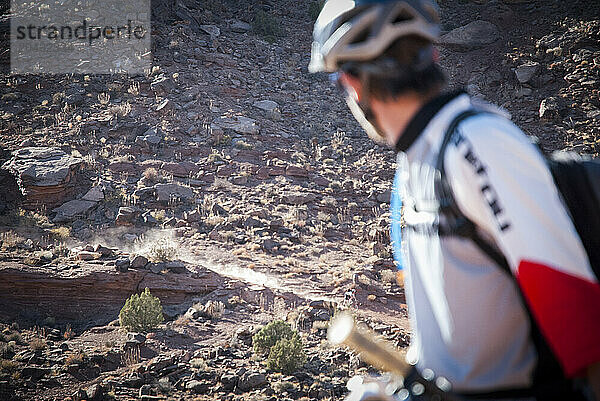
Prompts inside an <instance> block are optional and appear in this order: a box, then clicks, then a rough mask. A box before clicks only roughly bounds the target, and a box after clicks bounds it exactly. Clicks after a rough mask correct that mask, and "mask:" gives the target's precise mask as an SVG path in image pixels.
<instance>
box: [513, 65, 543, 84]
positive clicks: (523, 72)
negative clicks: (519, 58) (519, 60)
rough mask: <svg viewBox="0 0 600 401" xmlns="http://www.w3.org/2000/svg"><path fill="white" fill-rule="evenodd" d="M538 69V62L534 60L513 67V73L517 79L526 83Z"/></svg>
mask: <svg viewBox="0 0 600 401" xmlns="http://www.w3.org/2000/svg"><path fill="white" fill-rule="evenodd" d="M539 70H540V63H538V62H535V61H530V62H528V63H525V64H521V65H520V66H518V67H517V68H516V69H515V75H516V76H517V80H518V81H519V82H520V83H522V84H526V83H528V82H529V81H531V79H532V78H533V77H534V76H535V75H536V74H537V73H538V71H539Z"/></svg>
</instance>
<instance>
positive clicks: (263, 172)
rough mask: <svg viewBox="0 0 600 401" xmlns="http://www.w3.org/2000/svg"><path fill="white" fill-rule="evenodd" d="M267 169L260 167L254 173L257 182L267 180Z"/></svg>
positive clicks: (268, 169)
mask: <svg viewBox="0 0 600 401" xmlns="http://www.w3.org/2000/svg"><path fill="white" fill-rule="evenodd" d="M269 171H270V168H269V167H261V168H259V169H258V170H257V171H256V178H258V179H259V180H266V179H268V178H269Z"/></svg>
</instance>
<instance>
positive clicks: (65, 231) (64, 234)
mask: <svg viewBox="0 0 600 401" xmlns="http://www.w3.org/2000/svg"><path fill="white" fill-rule="evenodd" d="M50 235H51V236H52V237H53V238H54V239H56V240H66V239H67V238H69V237H70V236H71V228H70V227H64V226H61V227H56V228H53V229H51V230H50Z"/></svg>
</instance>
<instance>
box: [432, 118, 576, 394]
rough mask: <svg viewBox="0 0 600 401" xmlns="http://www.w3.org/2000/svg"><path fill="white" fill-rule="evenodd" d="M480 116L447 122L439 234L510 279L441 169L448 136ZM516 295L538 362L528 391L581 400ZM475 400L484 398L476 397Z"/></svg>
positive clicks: (437, 184) (501, 259)
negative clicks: (463, 244)
mask: <svg viewBox="0 0 600 401" xmlns="http://www.w3.org/2000/svg"><path fill="white" fill-rule="evenodd" d="M481 113H484V112H483V111H477V110H474V109H470V110H467V111H465V112H463V113H461V114H459V115H458V116H457V117H456V118H455V119H454V120H453V121H452V122H451V123H450V126H449V127H448V130H447V131H446V133H445V134H444V138H443V140H442V144H441V147H440V151H439V154H438V159H437V164H436V168H437V170H438V173H437V175H436V181H435V191H436V196H437V197H438V199H439V202H440V220H441V218H442V217H443V218H444V220H445V221H444V222H443V223H442V222H441V221H440V228H439V234H440V235H453V236H459V237H463V238H469V239H471V240H472V241H473V242H474V243H475V244H476V245H477V246H478V247H479V248H480V249H481V250H482V251H483V252H484V253H486V254H487V255H488V256H489V257H490V258H491V259H492V260H493V261H494V262H496V264H497V265H498V266H499V267H501V268H502V270H504V271H505V272H506V273H507V274H508V275H509V276H510V277H511V278H513V277H514V276H513V275H512V272H511V270H510V267H509V264H508V261H507V260H506V258H505V257H504V255H503V254H502V253H501V252H500V251H498V250H497V248H496V247H495V246H493V245H491V244H490V243H489V242H488V241H487V240H486V239H484V238H483V237H482V236H481V234H479V232H478V231H477V227H476V225H475V223H473V222H472V221H471V220H469V218H467V217H466V216H465V215H464V214H463V213H462V212H461V210H460V208H459V207H458V204H457V203H456V200H455V198H454V194H453V192H452V187H451V186H450V184H449V183H448V180H447V177H446V170H445V167H444V155H445V152H446V149H447V147H448V145H449V144H450V142H451V141H452V137H453V135H454V133H455V132H456V130H457V128H458V126H459V125H460V123H461V122H463V121H464V120H465V119H467V118H469V117H472V116H475V115H477V114H481ZM517 288H518V286H517ZM519 294H520V296H521V299H522V302H523V305H524V306H525V310H526V311H527V315H528V317H529V321H530V325H531V327H530V329H531V339H532V342H533V344H534V346H535V348H536V351H537V354H538V360H537V364H536V367H535V370H534V372H533V378H532V379H533V387H532V391H533V392H534V394H535V395H536V399H537V400H544V401H559V400H567V399H568V400H570V401H575V400H578V401H583V400H584V398H583V396H582V395H581V393H580V392H578V391H577V390H575V389H574V388H573V383H572V382H571V381H570V380H567V379H566V378H565V377H564V374H563V373H562V369H561V368H560V365H559V363H558V360H557V359H556V356H555V355H554V353H553V352H552V351H551V349H550V347H549V346H548V343H547V342H546V339H545V337H544V336H543V334H542V333H541V331H540V329H539V327H538V326H537V322H536V320H535V318H534V317H533V315H532V314H531V311H530V309H529V308H528V307H527V301H526V300H525V298H524V296H523V294H522V293H521V291H519ZM526 394H528V391H525V392H523V396H524V397H528V396H529V395H526ZM476 398H486V397H481V395H477V397H476Z"/></svg>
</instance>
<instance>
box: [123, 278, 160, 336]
mask: <svg viewBox="0 0 600 401" xmlns="http://www.w3.org/2000/svg"><path fill="white" fill-rule="evenodd" d="M163 320H164V318H163V314H162V305H161V303H160V299H158V298H157V297H155V296H153V295H152V294H150V290H148V288H146V289H145V290H144V292H142V293H141V294H139V295H138V294H133V295H132V296H130V297H129V298H128V299H127V301H125V305H124V306H123V308H122V309H121V312H120V313H119V323H120V324H121V327H125V328H126V329H128V330H131V331H139V332H143V333H146V332H148V331H151V330H153V329H155V328H156V327H157V326H158V325H159V324H161V323H162V322H163Z"/></svg>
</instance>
